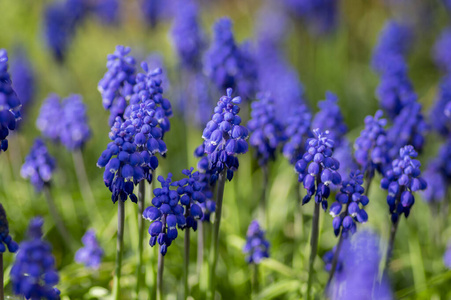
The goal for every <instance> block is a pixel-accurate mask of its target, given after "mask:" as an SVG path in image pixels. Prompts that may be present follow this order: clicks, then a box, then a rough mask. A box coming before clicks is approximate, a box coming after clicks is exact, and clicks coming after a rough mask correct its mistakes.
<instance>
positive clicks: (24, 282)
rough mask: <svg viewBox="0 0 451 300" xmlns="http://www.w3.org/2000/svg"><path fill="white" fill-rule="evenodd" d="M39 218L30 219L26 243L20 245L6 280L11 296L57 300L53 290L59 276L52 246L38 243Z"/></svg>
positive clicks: (40, 235)
mask: <svg viewBox="0 0 451 300" xmlns="http://www.w3.org/2000/svg"><path fill="white" fill-rule="evenodd" d="M43 223H44V220H43V219H42V218H39V217H38V218H34V219H32V220H31V221H30V225H29V227H28V240H26V241H24V242H22V243H21V244H20V250H19V252H18V253H17V256H16V261H15V262H14V265H13V267H12V268H11V273H10V278H11V283H12V288H13V292H14V293H15V294H16V295H21V296H24V297H25V299H42V298H44V299H49V300H57V299H60V297H59V294H60V291H59V290H58V289H57V288H55V285H56V284H57V283H58V282H59V276H58V273H57V271H56V268H55V258H54V257H53V255H52V246H51V245H50V244H49V243H48V242H46V241H44V240H43V239H42V235H43V234H42V226H43Z"/></svg>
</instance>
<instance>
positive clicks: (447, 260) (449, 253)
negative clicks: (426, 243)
mask: <svg viewBox="0 0 451 300" xmlns="http://www.w3.org/2000/svg"><path fill="white" fill-rule="evenodd" d="M450 7H451V5H450ZM443 263H444V264H445V267H447V268H448V269H451V243H450V244H448V247H447V248H446V252H445V255H443Z"/></svg>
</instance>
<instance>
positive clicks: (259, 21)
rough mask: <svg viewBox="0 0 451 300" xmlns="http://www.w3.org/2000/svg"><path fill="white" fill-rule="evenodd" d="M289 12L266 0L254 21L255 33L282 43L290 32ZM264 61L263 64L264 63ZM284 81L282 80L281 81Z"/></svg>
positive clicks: (274, 42) (260, 37)
mask: <svg viewBox="0 0 451 300" xmlns="http://www.w3.org/2000/svg"><path fill="white" fill-rule="evenodd" d="M288 23H289V20H288V16H287V13H286V12H285V11H284V10H283V9H282V8H281V7H280V5H278V4H275V3H274V2H270V1H265V2H264V3H263V5H262V6H261V7H260V9H259V11H258V13H257V18H256V19H255V23H254V28H255V29H254V30H255V31H256V32H255V35H256V36H257V37H258V39H259V40H262V39H264V40H265V41H267V42H269V43H271V44H280V43H281V42H282V41H283V39H284V38H286V37H287V33H288V32H289V24H288ZM264 64H265V63H262V64H261V65H264ZM280 83H282V82H280Z"/></svg>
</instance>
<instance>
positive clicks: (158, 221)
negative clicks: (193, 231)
mask: <svg viewBox="0 0 451 300" xmlns="http://www.w3.org/2000/svg"><path fill="white" fill-rule="evenodd" d="M158 181H159V182H160V183H161V188H156V189H154V190H153V194H154V195H155V197H154V198H153V199H152V206H149V207H147V208H146V209H145V210H144V212H143V218H144V219H147V220H149V221H151V222H152V223H151V224H150V226H149V234H150V241H149V245H150V246H151V247H153V246H155V245H156V243H157V242H158V244H159V245H160V253H161V254H162V255H165V254H166V252H167V251H168V247H169V246H170V245H171V244H172V241H173V240H175V239H176V238H177V236H178V231H177V226H178V228H180V229H183V228H185V227H186V225H187V223H186V218H185V216H184V215H183V214H184V210H183V207H182V206H181V205H180V195H179V193H177V191H175V190H171V189H170V187H171V185H172V186H174V185H177V183H172V184H171V182H172V174H171V173H169V174H168V177H167V179H166V180H165V179H164V178H163V176H158Z"/></svg>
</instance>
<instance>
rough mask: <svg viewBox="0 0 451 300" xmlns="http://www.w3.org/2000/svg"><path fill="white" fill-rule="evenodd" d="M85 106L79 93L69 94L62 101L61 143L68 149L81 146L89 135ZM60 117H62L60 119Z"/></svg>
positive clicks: (75, 148) (71, 149)
mask: <svg viewBox="0 0 451 300" xmlns="http://www.w3.org/2000/svg"><path fill="white" fill-rule="evenodd" d="M86 111H87V108H86V105H85V104H84V103H83V100H82V97H81V96H80V95H75V94H73V95H70V96H69V97H67V98H65V99H64V100H63V103H62V115H60V116H59V119H60V121H61V129H60V130H61V132H60V134H59V138H60V141H61V143H62V144H63V145H64V146H65V147H66V148H67V149H68V150H70V151H74V150H77V149H81V148H83V146H84V145H85V144H86V142H87V141H88V140H89V138H90V137H91V129H90V127H89V124H88V116H87V113H86ZM61 118H62V119H61Z"/></svg>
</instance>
